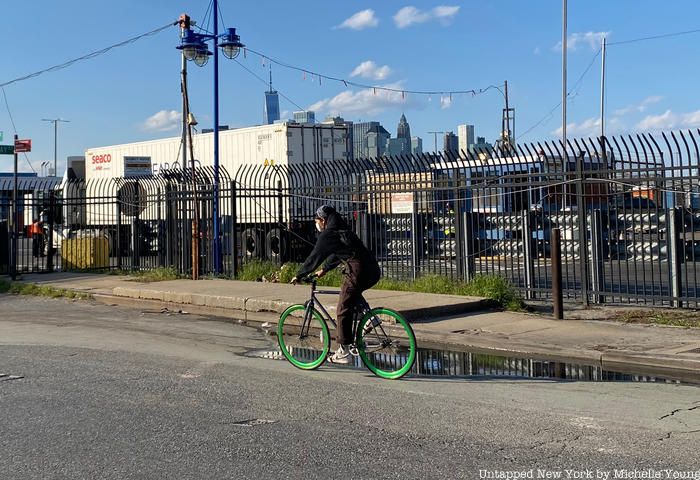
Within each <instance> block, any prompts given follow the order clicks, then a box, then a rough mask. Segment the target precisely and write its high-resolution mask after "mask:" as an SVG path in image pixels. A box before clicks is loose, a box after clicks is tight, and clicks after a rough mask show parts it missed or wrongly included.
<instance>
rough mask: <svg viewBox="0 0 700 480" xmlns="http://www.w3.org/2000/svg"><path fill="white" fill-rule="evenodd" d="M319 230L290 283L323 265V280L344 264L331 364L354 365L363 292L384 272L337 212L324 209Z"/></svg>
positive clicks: (318, 216) (319, 215)
mask: <svg viewBox="0 0 700 480" xmlns="http://www.w3.org/2000/svg"><path fill="white" fill-rule="evenodd" d="M314 222H315V223H316V230H318V231H319V232H321V233H320V235H319V236H318V240H316V245H315V246H314V248H313V250H312V251H311V253H310V254H309V256H308V258H307V259H306V261H305V262H304V264H303V265H302V266H301V267H300V268H299V271H298V272H297V274H296V276H295V277H294V278H293V279H292V282H291V283H296V282H297V279H299V278H303V277H305V276H307V275H309V274H310V273H311V272H313V270H314V269H315V268H316V267H318V265H320V264H321V262H323V265H322V266H321V269H320V270H318V271H317V272H316V276H318V277H322V276H324V275H325V274H326V273H328V272H329V271H331V270H333V269H334V268H336V267H337V266H338V265H340V264H341V263H342V264H343V274H344V277H343V283H342V285H341V286H340V297H339V298H338V308H337V310H336V311H337V317H338V331H337V339H338V344H339V346H338V350H336V352H335V353H334V354H333V355H331V356H330V357H329V360H330V361H331V362H332V363H339V364H343V365H347V364H350V363H351V362H352V355H351V353H350V346H351V344H352V322H353V315H354V314H355V311H356V308H357V306H358V305H359V304H360V299H361V298H362V292H364V291H365V290H367V289H369V288H372V287H373V286H374V285H376V283H377V282H378V281H379V278H380V277H381V274H382V273H381V269H380V268H379V264H378V263H377V260H376V259H375V258H374V254H372V252H371V251H370V250H369V249H368V248H367V247H365V245H364V244H363V243H362V241H361V240H360V239H359V238H358V237H357V235H355V233H354V232H353V231H351V230H350V227H349V226H348V224H347V223H346V222H345V220H343V218H342V217H341V216H340V214H339V213H338V212H337V211H336V210H335V208H333V207H331V206H330V205H321V206H320V207H319V208H318V210H316V215H315V218H314Z"/></svg>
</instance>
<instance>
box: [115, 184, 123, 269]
mask: <svg viewBox="0 0 700 480" xmlns="http://www.w3.org/2000/svg"><path fill="white" fill-rule="evenodd" d="M116 235H117V241H116V242H115V245H116V246H117V252H116V253H117V268H118V269H119V270H121V269H122V201H121V199H120V198H119V195H117V233H116Z"/></svg>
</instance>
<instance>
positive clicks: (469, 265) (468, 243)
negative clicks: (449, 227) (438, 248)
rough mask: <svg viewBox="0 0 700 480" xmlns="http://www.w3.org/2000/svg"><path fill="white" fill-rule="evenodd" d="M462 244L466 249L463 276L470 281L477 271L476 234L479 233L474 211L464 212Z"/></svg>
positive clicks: (464, 250) (464, 251)
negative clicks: (475, 226)
mask: <svg viewBox="0 0 700 480" xmlns="http://www.w3.org/2000/svg"><path fill="white" fill-rule="evenodd" d="M461 216H462V235H463V236H462V244H463V245H464V249H463V250H462V252H463V253H464V258H463V261H464V276H463V277H462V278H463V279H464V281H466V282H468V281H470V280H471V279H472V278H474V275H475V273H476V265H475V261H476V259H475V258H474V257H475V255H476V252H475V249H474V234H475V233H478V229H475V228H474V214H473V213H472V212H463V213H462V215H461ZM477 245H478V242H477Z"/></svg>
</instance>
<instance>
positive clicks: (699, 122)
mask: <svg viewBox="0 0 700 480" xmlns="http://www.w3.org/2000/svg"><path fill="white" fill-rule="evenodd" d="M691 127H700V110H696V111H694V112H688V113H674V112H672V111H671V110H666V111H665V112H664V113H662V114H661V115H647V116H646V117H645V118H644V119H643V120H642V121H641V122H639V123H638V124H637V126H636V128H637V129H638V130H645V131H649V130H671V129H679V128H691Z"/></svg>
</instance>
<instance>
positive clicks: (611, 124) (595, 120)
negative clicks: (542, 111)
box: [550, 117, 628, 138]
mask: <svg viewBox="0 0 700 480" xmlns="http://www.w3.org/2000/svg"><path fill="white" fill-rule="evenodd" d="M561 130H562V129H561V127H559V128H557V129H556V130H553V131H552V132H550V133H551V134H552V135H553V136H555V137H561ZM627 130H628V129H627V127H626V126H625V125H624V123H623V122H622V121H621V120H620V119H619V118H617V117H612V118H609V119H606V120H605V135H615V134H618V133H620V132H623V131H627ZM566 136H567V137H568V138H572V137H599V136H600V117H591V118H587V119H586V120H584V121H582V122H578V123H577V122H571V123H567V124H566Z"/></svg>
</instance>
